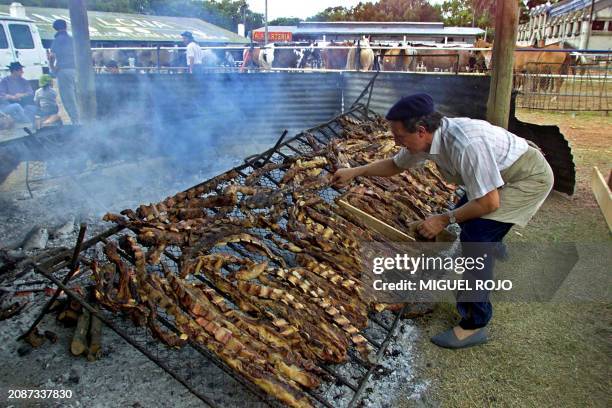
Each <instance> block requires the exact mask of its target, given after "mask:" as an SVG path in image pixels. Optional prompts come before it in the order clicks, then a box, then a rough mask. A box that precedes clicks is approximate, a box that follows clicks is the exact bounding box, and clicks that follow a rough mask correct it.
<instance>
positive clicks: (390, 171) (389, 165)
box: [358, 158, 402, 177]
mask: <svg viewBox="0 0 612 408" xmlns="http://www.w3.org/2000/svg"><path fill="white" fill-rule="evenodd" d="M358 169H359V175H360V176H364V177H372V176H379V177H391V176H395V175H396V174H399V173H401V172H402V169H400V168H399V167H397V166H396V165H395V163H394V162H393V159H391V158H389V159H383V160H378V161H375V162H374V163H370V164H366V165H365V166H361V167H358Z"/></svg>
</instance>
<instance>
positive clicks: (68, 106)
mask: <svg viewBox="0 0 612 408" xmlns="http://www.w3.org/2000/svg"><path fill="white" fill-rule="evenodd" d="M67 27H68V24H67V23H66V20H62V19H59V20H55V21H54V22H53V28H54V29H55V31H56V33H55V38H54V39H53V43H52V44H51V50H50V52H49V65H50V68H51V71H52V72H53V73H54V74H55V77H56V78H57V87H58V89H59V94H60V97H61V99H62V104H63V105H64V109H65V110H66V113H67V114H68V116H69V117H70V121H71V122H72V123H73V124H77V123H78V122H79V111H78V104H77V88H76V65H75V58H74V44H73V42H72V37H71V36H70V35H69V34H68V31H67Z"/></svg>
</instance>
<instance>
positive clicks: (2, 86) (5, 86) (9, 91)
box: [0, 62, 36, 122]
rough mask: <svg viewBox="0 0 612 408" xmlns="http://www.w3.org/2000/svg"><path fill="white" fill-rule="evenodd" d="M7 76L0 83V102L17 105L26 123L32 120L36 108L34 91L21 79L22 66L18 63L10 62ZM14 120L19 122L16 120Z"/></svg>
mask: <svg viewBox="0 0 612 408" xmlns="http://www.w3.org/2000/svg"><path fill="white" fill-rule="evenodd" d="M8 69H9V71H10V72H11V73H10V75H9V76H7V77H4V78H2V80H1V81H0V100H1V101H3V102H8V103H9V104H10V103H18V104H19V105H21V107H22V108H23V110H24V111H25V115H26V116H27V118H28V120H27V122H32V121H33V120H34V113H35V112H36V107H35V106H34V91H33V90H32V87H31V86H30V83H29V82H28V81H27V80H26V79H25V78H24V77H23V65H21V63H20V62H11V63H10V65H9V66H8ZM16 120H20V119H17V118H16Z"/></svg>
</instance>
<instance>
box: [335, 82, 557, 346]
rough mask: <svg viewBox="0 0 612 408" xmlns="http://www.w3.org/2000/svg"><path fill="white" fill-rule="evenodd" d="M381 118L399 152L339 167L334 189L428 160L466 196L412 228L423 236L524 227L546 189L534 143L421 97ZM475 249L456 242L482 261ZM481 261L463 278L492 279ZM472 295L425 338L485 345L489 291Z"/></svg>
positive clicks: (546, 173) (489, 265)
mask: <svg viewBox="0 0 612 408" xmlns="http://www.w3.org/2000/svg"><path fill="white" fill-rule="evenodd" d="M386 118H387V120H389V123H390V125H391V131H392V133H393V137H394V139H395V143H396V145H398V146H401V147H402V148H401V150H400V151H399V152H398V153H397V154H396V155H395V156H394V157H392V158H388V159H384V160H379V161H377V162H374V163H370V164H368V165H365V166H361V167H356V168H350V169H340V170H338V171H337V172H336V173H335V174H334V176H333V181H334V182H335V183H336V184H340V185H342V184H346V183H348V182H349V181H350V180H352V179H353V178H354V177H357V176H365V177H368V176H380V177H391V176H394V175H396V174H398V173H400V172H402V171H403V170H405V169H408V168H410V167H414V166H417V165H419V164H420V163H422V162H423V161H424V160H425V159H430V160H433V161H434V162H435V163H436V164H437V165H438V168H439V170H440V172H441V173H442V175H443V176H444V177H445V178H446V179H447V180H449V181H450V182H453V183H456V184H459V185H462V186H463V187H464V189H465V191H466V194H465V195H464V196H463V198H462V199H461V200H460V201H459V203H458V204H457V206H456V207H455V209H454V210H453V211H449V212H447V213H444V214H436V215H432V216H431V217H429V218H427V219H426V220H424V221H423V222H422V223H421V224H420V225H419V226H418V231H419V233H420V234H421V235H423V236H424V237H426V238H433V237H435V236H436V235H437V234H439V233H440V232H441V231H442V230H443V229H444V228H445V227H446V226H447V225H449V224H453V223H459V225H460V226H461V235H460V241H461V242H462V243H466V242H467V243H500V242H501V241H502V239H503V238H504V236H505V235H506V234H507V233H508V231H509V230H510V228H512V226H513V225H514V224H517V225H519V226H525V225H526V224H527V222H528V221H529V220H530V219H531V217H532V216H533V215H534V214H535V213H536V212H537V210H538V209H539V208H540V206H541V205H542V203H543V202H544V200H545V199H546V197H547V196H548V194H549V193H550V191H551V189H552V186H553V172H552V169H551V168H550V166H549V165H548V163H547V162H546V160H545V159H544V156H543V155H542V153H541V152H540V151H539V150H538V149H537V148H535V147H534V146H535V145H533V146H532V145H530V144H529V143H528V142H527V141H526V140H525V139H522V138H520V137H518V136H516V135H514V134H512V133H510V132H508V131H506V130H505V129H503V128H500V127H497V126H493V125H491V124H490V123H488V122H485V121H483V120H475V119H469V118H447V117H444V116H443V115H442V114H440V113H438V112H436V111H435V109H434V103H433V100H432V98H431V96H429V95H427V94H415V95H410V96H407V97H404V98H402V99H400V100H399V101H398V102H397V103H396V104H395V105H393V106H392V107H391V109H390V110H389V112H388V113H387V116H386ZM482 245H485V244H482ZM477 246H478V245H474V244H472V245H462V249H463V254H462V255H463V256H465V257H470V256H471V257H478V256H482V248H480V249H478V248H477ZM479 253H480V255H479ZM484 259H485V261H484V268H483V270H482V271H479V272H478V276H474V275H473V274H468V273H467V272H466V274H465V275H467V276H464V277H465V278H466V279H467V280H468V281H474V280H475V279H476V278H477V279H482V280H487V279H492V277H493V265H494V256H487V257H485V258H484ZM471 287H472V288H474V285H471ZM474 296H475V294H474V292H472V293H468V292H467V291H459V292H458V293H457V310H458V312H459V315H460V316H461V321H460V322H459V324H458V325H457V326H455V327H453V328H451V329H449V330H447V331H445V332H443V333H440V334H438V335H436V336H434V337H432V339H431V340H432V342H433V343H434V344H436V345H438V346H440V347H445V348H453V349H456V348H463V347H470V346H475V345H478V344H482V343H485V342H487V341H488V337H487V331H486V326H487V324H488V323H489V321H490V320H491V317H492V314H493V307H492V305H491V303H490V301H489V292H488V291H481V292H480V293H478V294H476V296H477V297H476V298H474Z"/></svg>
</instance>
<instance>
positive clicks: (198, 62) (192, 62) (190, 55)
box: [181, 31, 204, 74]
mask: <svg viewBox="0 0 612 408" xmlns="http://www.w3.org/2000/svg"><path fill="white" fill-rule="evenodd" d="M181 37H183V43H184V44H185V45H186V46H187V50H186V52H185V56H186V58H187V67H188V68H189V73H191V74H199V73H201V72H202V67H203V65H202V60H203V59H204V53H203V52H202V49H201V48H200V46H199V45H198V43H196V42H195V40H194V39H193V34H191V32H190V31H185V32H183V33H182V34H181Z"/></svg>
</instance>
